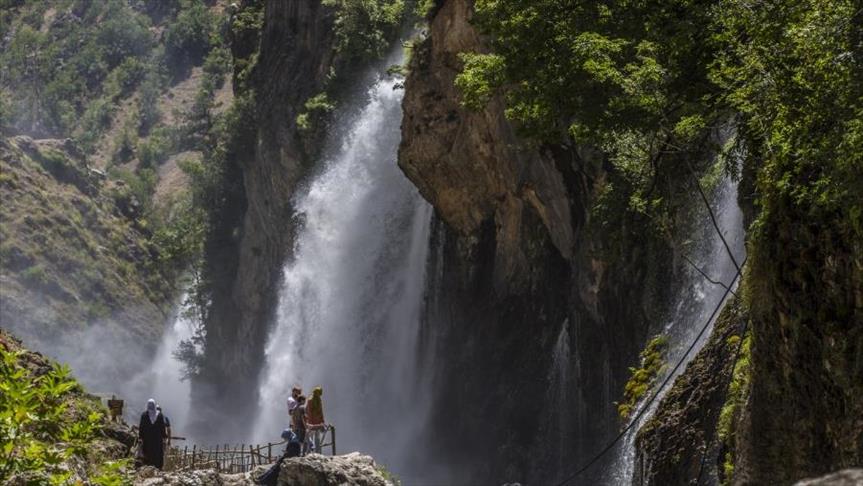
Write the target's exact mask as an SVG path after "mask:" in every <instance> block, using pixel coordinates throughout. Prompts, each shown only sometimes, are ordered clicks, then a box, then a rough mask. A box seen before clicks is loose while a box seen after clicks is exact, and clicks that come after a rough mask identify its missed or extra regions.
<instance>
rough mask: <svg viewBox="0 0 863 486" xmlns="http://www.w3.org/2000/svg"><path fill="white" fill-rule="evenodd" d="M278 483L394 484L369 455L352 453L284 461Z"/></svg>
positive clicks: (324, 485) (296, 485)
mask: <svg viewBox="0 0 863 486" xmlns="http://www.w3.org/2000/svg"><path fill="white" fill-rule="evenodd" d="M279 485H285V486H287V485H290V486H336V485H339V486H341V485H351V486H354V485H356V486H392V485H393V483H392V481H390V480H388V479H387V478H386V477H384V475H383V473H382V472H381V470H380V469H378V468H377V467H376V465H375V461H374V459H372V458H371V457H369V456H365V455H362V454H360V453H359V452H352V453H350V454H346V455H344V456H322V455H320V454H309V455H308V456H305V457H292V458H290V459H285V460H284V461H282V470H281V472H280V474H279Z"/></svg>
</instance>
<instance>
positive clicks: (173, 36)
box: [165, 1, 216, 73]
mask: <svg viewBox="0 0 863 486" xmlns="http://www.w3.org/2000/svg"><path fill="white" fill-rule="evenodd" d="M215 26H216V23H215V19H214V18H213V15H212V14H211V13H210V11H209V10H208V9H207V7H206V5H204V4H203V3H202V2H200V1H193V2H191V4H190V5H189V6H187V7H186V8H184V9H183V10H182V11H181V12H180V13H179V14H178V15H177V18H176V20H174V22H172V23H171V25H170V26H169V27H168V30H167V32H166V34H165V57H166V60H167V62H168V67H169V69H171V70H172V71H173V72H174V73H179V72H183V71H184V70H186V69H187V68H189V67H190V66H192V65H198V64H200V63H201V61H203V59H204V57H205V56H206V55H207V53H209V51H210V48H211V47H212V45H213V42H212V36H213V35H214V34H215Z"/></svg>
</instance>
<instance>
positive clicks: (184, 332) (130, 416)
mask: <svg viewBox="0 0 863 486" xmlns="http://www.w3.org/2000/svg"><path fill="white" fill-rule="evenodd" d="M185 301H186V297H185V295H184V296H183V298H182V299H181V300H180V302H185ZM193 329H194V326H193V324H192V322H191V321H190V320H189V318H188V317H187V316H185V315H184V312H183V304H180V306H178V308H177V310H176V311H175V314H174V316H173V318H172V320H171V321H170V322H169V324H168V326H166V327H165V331H164V333H163V334H162V341H161V342H160V343H159V347H158V348H156V354H155V355H154V356H153V361H152V362H151V364H150V366H147V367H143V368H142V370H141V372H139V373H138V374H137V375H135V376H133V377H132V378H131V379H130V380H128V381H126V382H125V383H122V384H120V385H119V391H120V396H122V397H123V398H125V399H126V407H125V410H124V415H125V418H126V420H127V421H129V423H130V424H137V421H138V416H139V414H140V413H141V412H142V411H143V410H144V405H145V403H146V401H147V399H148V398H155V399H156V402H157V403H158V404H159V405H160V406H161V407H162V410H163V412H164V413H165V415H167V416H168V417H169V418H170V419H171V425H172V428H173V432H174V433H175V434H179V435H187V432H186V431H187V430H188V429H187V424H188V418H189V407H190V400H191V399H190V396H189V395H190V393H191V386H190V384H189V382H188V380H184V379H183V370H182V368H183V365H182V363H181V362H180V361H179V360H177V359H176V358H175V357H174V352H175V351H176V350H177V347H178V346H179V344H180V341H185V340H188V339H189V338H191V337H192V333H193Z"/></svg>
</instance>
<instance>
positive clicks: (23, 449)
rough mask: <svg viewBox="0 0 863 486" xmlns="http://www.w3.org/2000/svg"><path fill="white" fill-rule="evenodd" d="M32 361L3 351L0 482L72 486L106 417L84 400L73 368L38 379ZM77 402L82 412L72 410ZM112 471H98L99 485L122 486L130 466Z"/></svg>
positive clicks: (0, 358) (53, 369)
mask: <svg viewBox="0 0 863 486" xmlns="http://www.w3.org/2000/svg"><path fill="white" fill-rule="evenodd" d="M28 361H29V360H25V359H24V353H23V352H22V351H12V350H7V349H6V347H5V346H0V389H2V390H3V393H0V478H11V477H13V476H18V477H22V478H23V477H26V478H31V482H28V484H31V483H32V484H49V483H50V484H66V483H67V482H68V481H69V480H70V479H71V476H72V472H70V468H69V463H71V462H79V461H80V460H81V459H85V458H86V457H87V455H88V453H89V452H88V451H89V450H91V449H92V445H91V444H92V442H93V441H95V440H96V439H97V438H98V435H99V434H98V431H99V427H100V426H101V423H102V417H103V414H102V412H101V411H100V410H99V409H98V407H99V406H98V405H97V404H96V403H92V402H90V403H87V402H85V399H84V398H83V397H80V392H81V387H80V386H79V385H78V383H76V382H75V381H74V380H73V379H72V378H71V377H70V371H69V368H67V367H65V366H58V365H56V364H55V365H53V366H52V367H50V368H48V369H47V371H44V372H42V371H40V373H41V374H38V375H37V374H36V373H34V372H32V371H31V370H30V369H28V368H27V365H26V364H25V363H27V362H28ZM40 370H44V368H41V369H40ZM73 401H74V406H75V407H76V409H70V406H72V405H73ZM106 466H107V467H106ZM106 466H103V467H101V468H99V469H100V470H98V471H93V472H94V478H93V480H94V481H95V484H102V485H108V484H122V483H123V482H124V478H123V474H122V469H123V468H124V467H125V466H126V463H125V461H120V462H109V463H107V465H106ZM36 478H38V479H36Z"/></svg>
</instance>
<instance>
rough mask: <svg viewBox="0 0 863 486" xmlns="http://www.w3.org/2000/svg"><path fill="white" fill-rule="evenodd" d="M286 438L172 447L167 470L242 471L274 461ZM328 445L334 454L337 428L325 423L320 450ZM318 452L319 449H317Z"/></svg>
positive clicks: (167, 456)
mask: <svg viewBox="0 0 863 486" xmlns="http://www.w3.org/2000/svg"><path fill="white" fill-rule="evenodd" d="M284 444H285V441H282V442H275V443H272V442H271V443H267V444H260V445H252V444H248V445H247V444H235V445H228V444H224V445H217V446H215V447H200V448H199V447H198V446H197V445H193V446H192V447H191V448H190V447H189V446H185V447H183V448H182V449H180V448H179V447H171V448H170V449H168V451H167V452H166V453H165V466H164V470H166V471H190V470H196V469H215V470H216V471H217V472H221V473H228V474H233V473H244V472H249V471H251V470H252V469H253V468H254V467H255V466H260V465H262V464H273V463H275V462H276V460H278V459H279V458H280V457H282V454H283V453H284V448H283V447H281V446H283V445H284ZM326 447H329V448H330V451H331V453H332V455H336V429H335V427H333V426H331V425H328V426H327V428H326V429H325V434H324V439H323V443H322V444H321V451H324V450H326V449H325V448H326ZM319 452H320V451H319Z"/></svg>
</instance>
